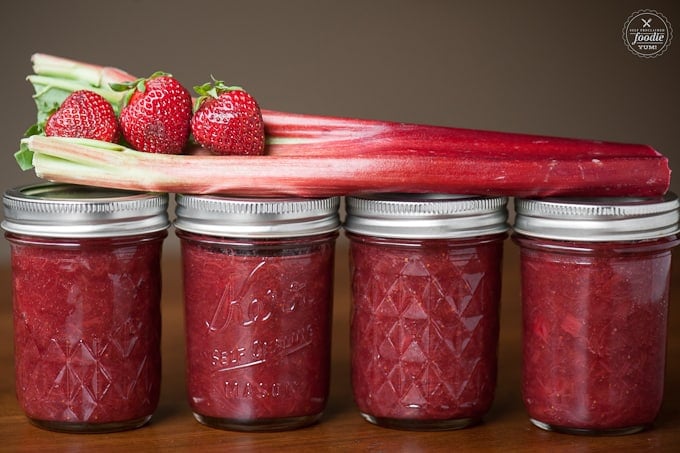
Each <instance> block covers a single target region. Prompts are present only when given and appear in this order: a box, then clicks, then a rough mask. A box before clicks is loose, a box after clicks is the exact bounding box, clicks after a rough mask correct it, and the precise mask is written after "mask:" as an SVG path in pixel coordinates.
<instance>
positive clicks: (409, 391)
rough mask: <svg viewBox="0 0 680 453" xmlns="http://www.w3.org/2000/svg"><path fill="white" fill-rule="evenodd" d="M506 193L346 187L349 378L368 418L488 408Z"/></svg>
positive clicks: (404, 425)
mask: <svg viewBox="0 0 680 453" xmlns="http://www.w3.org/2000/svg"><path fill="white" fill-rule="evenodd" d="M506 203H507V200H506V199H505V198H480V197H464V196H454V195H406V194H388V195H381V196H376V197H371V198H368V197H348V198H347V218H346V223H345V229H346V231H347V236H348V238H349V239H350V278H351V285H352V311H351V326H350V342H351V369H352V371H351V375H352V388H353V394H354V400H355V402H356V404H357V406H358V408H359V411H360V413H361V415H362V416H363V417H364V418H365V419H366V420H368V421H369V422H371V423H374V424H376V425H380V426H384V427H389V428H401V429H411V430H419V429H420V430H447V429H458V428H464V427H467V426H471V425H473V424H475V423H477V422H479V421H480V420H481V419H482V417H483V416H484V415H485V414H486V412H487V411H488V410H489V408H490V406H491V404H492V402H493V398H494V392H495V387H496V370H497V348H498V330H499V301H500V293H501V263H502V254H503V242H504V239H505V238H506V236H507V233H506V231H507V230H508V226H507V210H506Z"/></svg>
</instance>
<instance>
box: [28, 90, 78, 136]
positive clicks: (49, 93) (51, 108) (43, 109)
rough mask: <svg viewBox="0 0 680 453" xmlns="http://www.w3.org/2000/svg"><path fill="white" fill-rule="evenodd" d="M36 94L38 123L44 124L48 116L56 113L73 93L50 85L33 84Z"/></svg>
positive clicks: (34, 98) (34, 96) (34, 97)
mask: <svg viewBox="0 0 680 453" xmlns="http://www.w3.org/2000/svg"><path fill="white" fill-rule="evenodd" d="M33 87H34V90H35V94H34V95H33V100H34V101H35V106H36V108H37V124H39V125H41V127H42V125H44V124H45V122H46V121H47V118H49V117H50V115H51V114H52V113H54V112H55V111H56V110H57V109H58V108H59V106H60V105H61V104H62V102H64V99H66V98H67V97H68V95H69V94H71V92H70V91H68V90H65V89H62V88H57V87H54V86H50V85H40V84H34V85H33Z"/></svg>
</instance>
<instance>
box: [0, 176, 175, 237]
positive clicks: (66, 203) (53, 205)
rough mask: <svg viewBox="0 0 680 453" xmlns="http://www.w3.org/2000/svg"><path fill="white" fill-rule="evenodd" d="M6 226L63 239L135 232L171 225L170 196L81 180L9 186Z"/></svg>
mask: <svg viewBox="0 0 680 453" xmlns="http://www.w3.org/2000/svg"><path fill="white" fill-rule="evenodd" d="M2 201H3V205H4V209H5V219H4V220H3V222H2V228H3V229H4V230H5V231H7V232H10V233H18V234H27V235H33V236H45V237H62V238H98V237H117V236H131V235H135V234H142V233H151V232H154V231H160V230H164V229H166V228H167V227H168V226H169V221H168V214H167V207H168V196H167V194H164V193H147V192H132V191H126V190H118V189H105V188H99V187H90V186H82V185H76V184H61V183H42V184H36V185H30V186H23V187H17V188H14V189H9V190H7V191H6V192H5V195H4V197H3V200H2Z"/></svg>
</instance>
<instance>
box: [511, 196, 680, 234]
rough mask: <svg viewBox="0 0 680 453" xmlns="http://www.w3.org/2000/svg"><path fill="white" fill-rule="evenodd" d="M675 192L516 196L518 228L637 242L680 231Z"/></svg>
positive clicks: (679, 212)
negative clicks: (622, 195) (645, 195)
mask: <svg viewBox="0 0 680 453" xmlns="http://www.w3.org/2000/svg"><path fill="white" fill-rule="evenodd" d="M679 207H680V203H679V202H678V197H677V196H676V195H675V194H674V193H670V192H669V193H667V194H666V195H665V196H663V197H658V198H545V199H516V200H515V211H516V214H517V215H516V218H515V225H514V230H515V232H517V233H521V234H524V235H527V236H535V237H542V238H546V239H558V240H568V241H635V240H644V239H656V238H661V237H664V236H668V235H672V234H676V233H678V232H680V224H679V223H678V222H679V221H680V211H679Z"/></svg>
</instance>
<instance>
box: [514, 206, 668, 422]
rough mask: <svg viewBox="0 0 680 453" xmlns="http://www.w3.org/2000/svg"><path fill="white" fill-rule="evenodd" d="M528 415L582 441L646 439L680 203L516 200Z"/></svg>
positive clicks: (655, 400)
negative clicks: (639, 435)
mask: <svg viewBox="0 0 680 453" xmlns="http://www.w3.org/2000/svg"><path fill="white" fill-rule="evenodd" d="M515 207H516V212H517V216H516V221H515V226H514V230H515V234H514V235H513V238H514V240H515V241H516V242H517V243H518V244H519V246H520V255H521V273H522V312H523V315H522V316H523V377H522V394H523V399H524V404H525V406H526V408H527V411H528V413H529V417H530V419H531V421H532V423H533V424H535V425H536V426H538V427H540V428H543V429H546V430H554V431H560V432H567V433H581V434H629V433H634V432H638V431H641V430H643V429H645V428H647V427H649V426H650V425H651V424H652V423H653V422H654V420H655V418H656V416H657V414H658V412H659V409H660V407H661V402H662V399H663V387H664V369H665V356H666V329H667V315H668V301H669V299H668V297H669V284H670V267H671V249H672V248H673V247H675V246H676V245H677V244H678V234H677V233H678V218H679V216H678V199H677V197H676V196H675V195H674V194H668V195H666V196H665V197H663V198H660V199H625V198H609V199H543V200H532V199H518V200H517V201H516V204H515Z"/></svg>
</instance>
